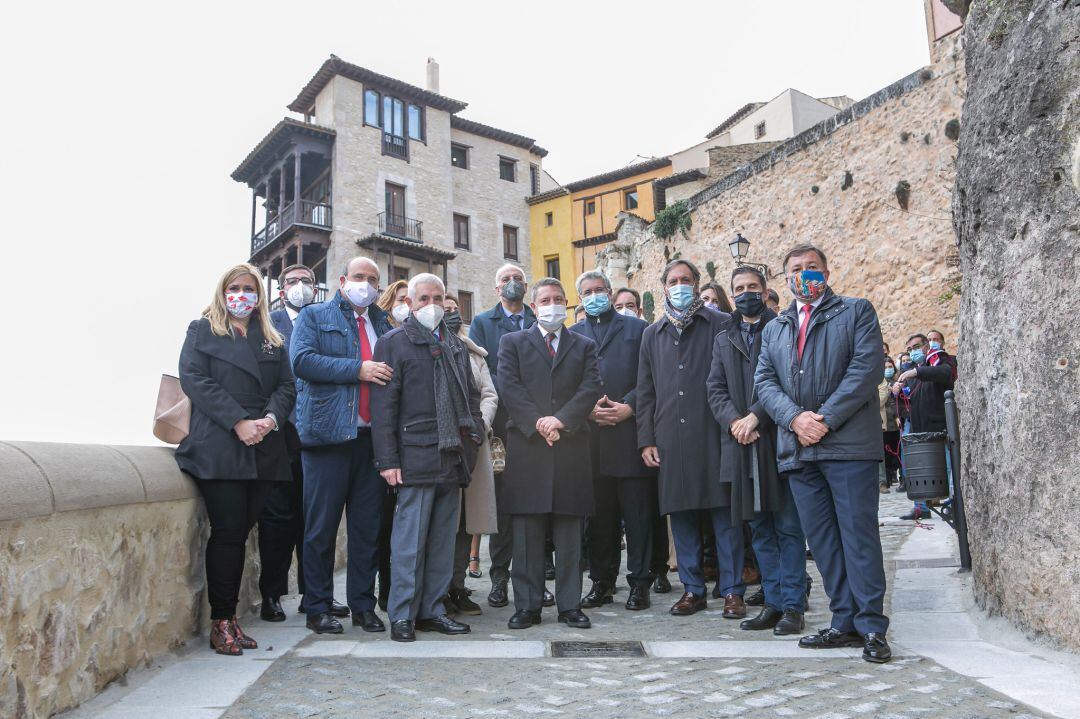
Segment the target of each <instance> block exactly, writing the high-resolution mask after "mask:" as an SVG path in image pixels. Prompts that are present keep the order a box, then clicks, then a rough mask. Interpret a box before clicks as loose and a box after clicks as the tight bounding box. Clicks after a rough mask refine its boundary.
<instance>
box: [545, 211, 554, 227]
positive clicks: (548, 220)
mask: <svg viewBox="0 0 1080 719" xmlns="http://www.w3.org/2000/svg"><path fill="white" fill-rule="evenodd" d="M544 223H545V224H546V225H547V226H548V227H551V226H552V225H553V224H555V215H554V214H553V213H551V212H545V213H544Z"/></svg>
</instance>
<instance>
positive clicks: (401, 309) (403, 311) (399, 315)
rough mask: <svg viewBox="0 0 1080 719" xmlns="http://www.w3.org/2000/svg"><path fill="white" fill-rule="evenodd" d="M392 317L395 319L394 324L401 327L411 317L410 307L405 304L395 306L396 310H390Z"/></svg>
mask: <svg viewBox="0 0 1080 719" xmlns="http://www.w3.org/2000/svg"><path fill="white" fill-rule="evenodd" d="M390 315H391V316H392V317H393V318H394V322H397V323H398V324H399V325H400V324H401V323H402V322H404V321H405V318H406V317H408V316H409V306H408V305H407V304H404V303H402V304H400V305H394V309H392V310H390Z"/></svg>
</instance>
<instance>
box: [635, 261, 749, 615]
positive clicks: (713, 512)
mask: <svg viewBox="0 0 1080 719" xmlns="http://www.w3.org/2000/svg"><path fill="white" fill-rule="evenodd" d="M660 281H661V284H662V285H663V287H664V303H663V309H664V315H663V317H661V318H660V319H659V320H658V321H657V322H655V323H654V324H652V325H651V326H649V328H648V329H646V330H645V336H644V337H643V338H642V340H641V358H640V361H639V363H638V384H637V423H638V447H639V448H640V450H641V453H642V458H643V459H644V460H645V464H646V465H648V466H650V467H659V469H660V475H659V490H660V512H661V513H662V514H667V515H669V516H670V519H671V533H672V537H673V538H674V540H675V554H676V557H677V559H678V562H679V578H680V579H681V580H682V583H683V588H684V590H685V592H684V594H683V596H682V597H681V598H680V599H679V600H678V601H677V602H675V604H674V605H673V606H672V607H671V613H672V614H674V615H676V616H687V615H690V614H694V613H696V612H698V611H700V610H702V609H705V608H706V599H705V573H704V569H703V567H702V561H701V549H702V547H701V533H700V526H699V521H698V516H699V513H700V512H701V511H702V510H705V512H706V513H707V515H708V516H709V518H710V520H711V522H712V525H713V529H714V531H715V534H716V554H717V564H718V565H719V566H718V570H719V579H718V587H719V588H720V594H721V595H722V596H723V597H724V616H725V617H727V618H729V619H735V618H740V617H744V616H746V606H745V604H744V602H743V593H744V592H745V590H746V585H745V584H744V583H743V581H742V569H743V535H742V526H741V525H740V524H738V523H732V521H731V484H730V482H725V481H724V480H723V478H722V477H721V474H720V440H721V432H720V425H718V424H717V423H716V420H715V419H714V418H713V415H712V411H711V409H710V408H709V402H708V397H707V396H706V393H705V380H706V379H707V378H708V376H709V369H710V366H711V358H712V348H713V339H714V338H715V337H716V335H717V333H719V332H720V331H722V330H725V329H727V328H728V326H729V325H730V324H731V315H729V314H727V313H726V312H720V311H717V310H713V309H710V308H709V307H705V306H704V302H703V301H702V300H701V297H700V284H701V273H700V271H698V268H697V267H695V266H694V264H693V263H692V262H689V261H687V260H672V261H671V262H669V263H668V265H667V266H666V267H665V268H664V271H663V274H662V275H661V277H660Z"/></svg>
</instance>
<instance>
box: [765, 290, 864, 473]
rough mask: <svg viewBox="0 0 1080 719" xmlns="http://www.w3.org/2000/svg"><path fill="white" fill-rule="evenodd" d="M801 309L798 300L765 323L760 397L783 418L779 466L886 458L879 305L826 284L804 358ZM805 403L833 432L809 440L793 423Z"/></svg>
mask: <svg viewBox="0 0 1080 719" xmlns="http://www.w3.org/2000/svg"><path fill="white" fill-rule="evenodd" d="M797 314H798V309H797V303H795V302H792V303H791V305H790V306H789V307H788V308H787V309H786V310H784V311H783V312H782V313H780V316H779V317H777V318H776V319H775V320H773V321H772V322H770V323H769V324H767V325H766V326H765V328H764V330H763V332H762V337H761V342H762V344H761V355H760V357H759V359H758V364H757V369H756V371H755V373H754V386H755V388H756V390H757V394H758V397H759V399H760V401H761V403H762V404H763V405H764V406H765V410H766V411H767V412H768V413H769V416H771V417H772V418H773V420H774V421H775V422H776V424H777V428H778V432H777V447H776V458H777V464H778V466H779V470H780V471H781V472H791V471H794V470H797V469H800V468H802V466H803V463H804V462H817V461H824V460H877V461H879V462H880V461H882V460H883V458H884V456H883V454H884V450H883V448H882V443H881V414H880V408H879V404H878V392H877V386H878V383H879V382H881V327H880V325H879V324H878V318H877V312H876V311H875V310H874V306H873V305H872V304H870V302H869V301H868V300H865V299H860V298H855V297H842V296H840V295H837V294H834V293H833V291H832V290H831V289H828V290H826V291H825V296H824V297H823V298H822V300H821V304H819V305H818V308H817V310H815V311H814V313H813V314H812V315H811V316H810V326H809V327H808V328H807V332H806V346H805V348H804V351H803V357H802V361H801V362H800V360H799V359H798V351H797V342H798V337H799V321H798V316H797ZM807 410H809V411H811V412H816V413H818V414H820V415H822V416H823V417H824V418H825V424H826V426H828V428H829V432H828V434H826V435H825V437H824V438H823V439H822V440H821V441H820V442H818V443H817V444H814V445H811V446H809V447H803V446H802V445H801V444H799V439H798V437H797V436H796V435H795V433H794V432H793V431H791V429H790V427H791V422H792V420H794V419H795V417H797V416H798V415H799V414H800V413H801V412H803V411H807Z"/></svg>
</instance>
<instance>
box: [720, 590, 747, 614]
mask: <svg viewBox="0 0 1080 719" xmlns="http://www.w3.org/2000/svg"><path fill="white" fill-rule="evenodd" d="M745 616H746V602H744V601H743V598H742V597H740V596H739V595H738V594H728V595H727V596H726V597H724V619H742V618H743V617H745Z"/></svg>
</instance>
